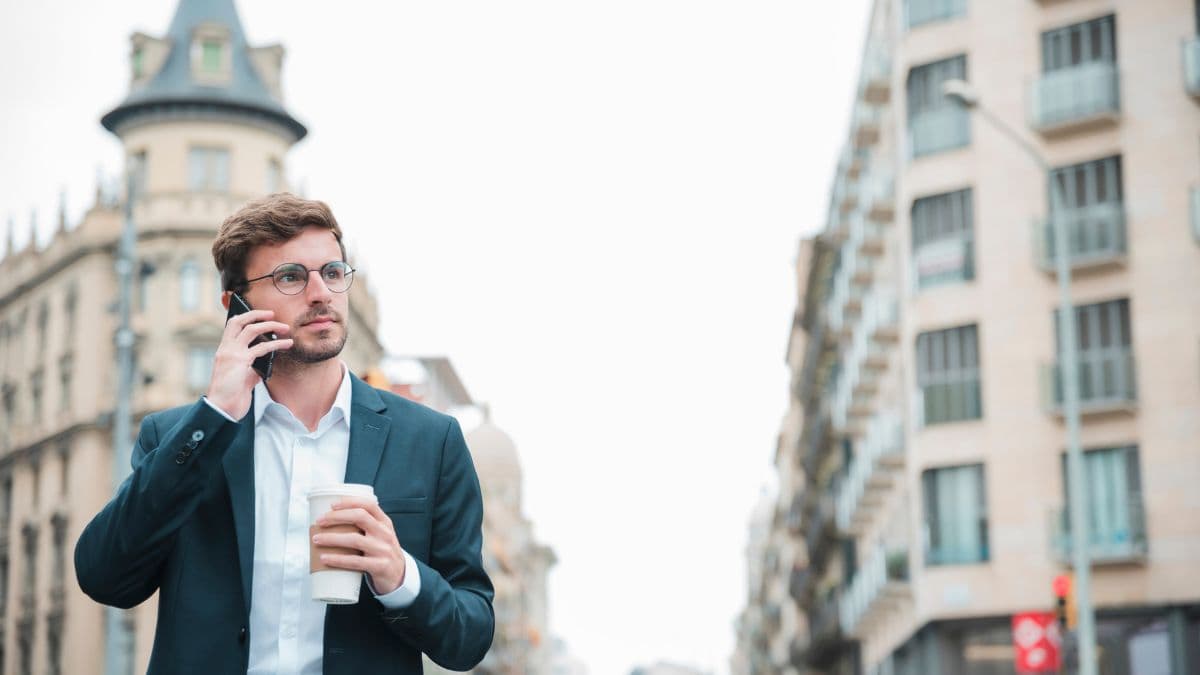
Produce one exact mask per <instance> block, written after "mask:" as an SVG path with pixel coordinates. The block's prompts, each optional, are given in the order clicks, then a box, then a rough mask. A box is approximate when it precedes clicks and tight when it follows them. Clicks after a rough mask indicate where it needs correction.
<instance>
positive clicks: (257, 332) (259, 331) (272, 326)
mask: <svg viewBox="0 0 1200 675" xmlns="http://www.w3.org/2000/svg"><path fill="white" fill-rule="evenodd" d="M291 331H292V327H291V326H289V325H287V324H286V323H281V322H279V321H260V322H258V323H252V324H250V325H249V326H246V327H245V328H243V329H242V332H240V333H238V336H237V341H238V343H239V344H241V345H242V346H246V345H249V344H250V343H251V342H254V340H255V339H257V338H258V337H259V336H261V335H266V334H267V333H275V334H277V335H279V334H283V333H290V332H291Z"/></svg>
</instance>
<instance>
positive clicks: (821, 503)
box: [804, 493, 837, 570]
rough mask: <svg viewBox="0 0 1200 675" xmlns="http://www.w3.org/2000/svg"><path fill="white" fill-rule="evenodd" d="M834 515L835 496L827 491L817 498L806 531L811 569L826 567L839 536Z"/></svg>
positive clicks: (805, 536) (805, 541)
mask: <svg viewBox="0 0 1200 675" xmlns="http://www.w3.org/2000/svg"><path fill="white" fill-rule="evenodd" d="M834 517H835V516H834V504H833V496H832V495H830V494H828V493H826V494H824V495H822V496H821V497H820V498H818V499H817V503H816V506H815V507H814V508H813V509H812V510H811V515H810V518H809V522H808V527H807V529H806V530H805V532H804V544H805V546H806V547H807V549H808V565H809V567H810V568H811V569H814V570H823V569H825V563H826V562H827V561H828V559H829V554H830V553H832V552H833V544H834V543H835V541H836V537H837V524H836V523H835V522H834Z"/></svg>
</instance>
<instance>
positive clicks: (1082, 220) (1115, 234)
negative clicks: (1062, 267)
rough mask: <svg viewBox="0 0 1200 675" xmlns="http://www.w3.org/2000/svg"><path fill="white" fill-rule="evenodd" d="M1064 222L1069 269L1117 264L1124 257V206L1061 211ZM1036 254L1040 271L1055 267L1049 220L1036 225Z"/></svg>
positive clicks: (1121, 204)
mask: <svg viewBox="0 0 1200 675" xmlns="http://www.w3.org/2000/svg"><path fill="white" fill-rule="evenodd" d="M1063 219H1064V220H1065V221H1066V225H1067V250H1068V251H1069V253H1070V256H1069V260H1068V263H1069V264H1070V267H1071V269H1072V270H1086V269H1094V268H1100V267H1107V266H1111V265H1120V264H1123V263H1124V262H1125V259H1126V245H1125V205H1124V203H1123V202H1106V203H1101V204H1093V205H1091V206H1085V207H1081V208H1076V209H1067V210H1066V211H1065V212H1064V214H1063ZM1035 241H1037V242H1038V247H1037V256H1038V264H1039V266H1041V268H1042V269H1043V270H1045V271H1046V272H1048V273H1050V274H1054V273H1055V270H1056V267H1055V266H1056V261H1055V258H1054V256H1055V252H1056V251H1057V250H1058V249H1057V247H1056V246H1055V238H1054V227H1053V225H1052V223H1050V222H1044V223H1040V224H1039V225H1038V232H1037V236H1036V237H1035Z"/></svg>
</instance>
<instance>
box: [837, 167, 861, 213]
mask: <svg viewBox="0 0 1200 675" xmlns="http://www.w3.org/2000/svg"><path fill="white" fill-rule="evenodd" d="M833 203H834V204H836V205H837V208H838V209H839V210H841V212H842V213H850V212H851V211H853V210H854V209H855V208H857V207H858V181H857V180H855V179H853V178H850V177H849V176H846V175H841V176H838V179H837V182H836V183H835V184H834V186H833Z"/></svg>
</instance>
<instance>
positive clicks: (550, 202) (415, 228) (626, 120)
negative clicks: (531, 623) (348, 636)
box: [0, 0, 868, 675]
mask: <svg viewBox="0 0 1200 675" xmlns="http://www.w3.org/2000/svg"><path fill="white" fill-rule="evenodd" d="M174 6H175V0H159V1H156V2H153V1H150V0H129V1H125V2H119V3H97V2H84V1H82V0H77V1H74V2H67V1H65V0H39V1H38V2H20V3H18V2H16V1H15V0H13V1H7V2H3V3H0V63H2V64H4V66H3V68H0V217H5V218H7V216H9V215H11V216H13V217H15V218H16V221H17V243H18V245H21V244H23V242H24V241H25V240H26V239H27V233H28V229H29V213H30V211H31V209H34V208H36V209H37V210H38V213H39V218H40V224H41V227H40V229H41V232H42V235H41V237H42V241H45V240H46V239H47V238H48V237H49V235H50V232H51V231H52V228H53V221H54V216H55V213H56V210H57V202H58V191H59V189H60V188H62V187H65V188H66V189H67V195H68V204H69V214H70V217H71V221H72V222H73V223H74V222H76V221H77V220H78V218H79V216H80V215H81V214H82V213H83V211H84V210H85V209H86V208H87V206H88V205H89V204H90V201H91V195H92V191H93V186H94V183H95V173H96V167H97V165H102V166H104V167H106V168H107V169H108V170H109V171H115V170H116V169H117V168H118V167H119V166H120V164H121V153H120V146H119V144H118V142H117V140H116V139H115V138H114V137H112V136H110V135H109V134H108V133H107V132H105V131H104V130H103V129H102V128H101V127H100V125H99V122H98V120H99V117H100V115H101V114H103V113H104V112H105V111H107V110H109V109H110V108H111V107H112V106H113V105H115V104H116V103H118V102H119V101H120V100H121V98H122V97H123V96H124V95H125V93H126V91H127V86H128V83H127V73H128V62H127V53H128V49H129V43H128V36H129V34H130V33H131V32H132V31H133V30H143V31H146V32H148V33H151V34H161V33H163V32H165V30H166V28H167V25H168V23H169V21H170V17H171V14H172V12H173V10H174ZM238 6H239V9H240V11H241V15H242V21H243V24H244V25H245V27H246V31H247V35H248V37H249V39H250V41H251V43H252V44H261V43H266V42H275V41H278V42H282V43H283V44H284V45H285V46H286V48H287V50H288V55H287V59H286V61H285V66H284V67H285V71H284V90H285V96H286V97H287V104H288V106H289V107H290V109H291V110H292V112H293V114H295V115H296V116H297V117H298V118H299V119H300V120H301V121H303V122H304V123H306V124H307V125H308V127H309V129H310V132H311V133H310V135H309V136H308V138H307V139H305V140H304V141H303V142H302V143H300V144H299V145H298V146H297V147H296V148H295V150H294V151H293V153H292V155H291V156H290V158H289V160H288V172H289V177H290V178H291V179H292V180H293V182H296V181H300V180H302V181H303V182H304V184H305V185H306V186H307V192H308V195H309V196H311V197H315V198H320V199H324V200H326V201H328V202H329V203H330V204H331V205H332V207H333V209H334V212H335V213H336V214H337V216H338V219H339V221H340V222H341V224H342V227H343V229H344V230H346V232H347V235H348V238H349V240H350V242H351V245H352V248H353V249H355V250H357V252H358V256H357V257H358V261H359V262H360V263H361V267H363V268H365V270H366V271H367V273H368V276H369V279H370V283H371V285H372V287H373V288H374V289H375V291H376V293H377V295H378V297H379V300H380V306H381V310H382V317H383V325H382V334H383V337H384V341H385V344H386V346H387V347H388V349H389V350H390V351H392V352H394V353H400V354H445V355H448V356H449V357H450V358H451V359H453V361H454V363H455V365H456V366H457V368H458V370H459V372H460V373H461V375H462V377H463V378H464V380H465V382H466V384H467V386H468V389H469V390H470V391H471V393H472V394H473V395H474V396H475V397H476V398H477V399H480V400H484V401H488V402H490V403H491V405H492V410H493V417H494V419H495V420H496V422H497V423H498V424H500V425H501V426H502V427H503V428H505V429H506V430H507V431H508V432H509V433H510V434H511V435H512V436H513V438H514V440H515V441H516V442H517V445H518V447H519V448H520V451H521V454H522V461H523V465H524V469H525V499H526V502H525V505H526V510H527V512H528V514H529V515H530V517H531V518H532V519H533V521H534V523H535V527H536V532H537V535H538V536H539V538H541V539H542V540H544V541H545V542H547V543H548V544H550V545H551V546H553V547H554V549H555V550H556V552H557V554H558V556H559V564H558V566H557V567H556V568H555V569H554V571H553V573H552V576H551V583H550V593H551V623H552V628H553V631H554V632H555V633H557V634H558V635H561V636H562V637H563V638H565V639H566V640H567V642H568V643H569V645H570V647H571V649H572V651H573V652H575V654H576V655H578V656H579V657H580V658H581V659H582V660H583V661H584V662H586V663H587V664H588V665H589V666H590V668H591V672H592V673H594V674H596V675H607V674H609V673H626V672H628V671H629V669H630V668H631V667H633V666H634V665H637V664H646V663H650V662H653V661H656V660H659V659H668V660H674V661H679V662H683V663H691V664H694V665H697V666H700V667H703V668H706V669H711V670H713V671H714V672H718V673H724V672H726V671H727V670H728V658H729V655H730V653H731V652H732V649H733V643H734V633H733V620H734V617H735V616H736V614H737V612H738V610H739V609H740V608H741V606H742V605H743V603H744V599H745V592H746V591H745V571H744V570H745V561H744V559H743V556H744V552H743V548H744V546H745V540H746V523H747V519H748V517H749V513H750V511H751V508H752V506H753V504H754V502H755V500H756V498H757V495H758V491H759V486H760V485H761V484H762V483H763V481H764V480H765V479H766V477H767V476H768V474H769V462H770V458H771V456H772V453H773V448H774V443H775V436H776V433H777V431H778V426H779V421H780V418H781V416H782V414H783V412H784V410H785V408H786V402H787V398H786V386H787V371H786V369H785V367H784V364H783V355H784V347H785V344H786V341H787V333H788V329H789V326H790V323H791V313H792V309H793V307H794V294H795V281H794V274H793V271H792V264H793V259H794V256H795V249H796V244H797V241H798V239H799V237H800V236H802V235H805V234H810V233H812V232H814V231H816V229H817V228H819V227H820V225H821V224H822V222H823V217H824V213H825V207H826V204H827V199H828V197H827V195H828V186H829V183H830V180H831V178H832V172H833V168H834V166H835V158H836V155H837V152H838V150H839V149H840V146H841V142H842V139H844V138H845V134H846V127H847V119H848V114H849V107H850V103H851V100H852V90H853V86H854V82H855V75H856V73H857V68H858V62H859V54H860V51H861V45H862V36H863V33H864V31H865V27H866V12H867V6H868V2H867V0H846V1H844V2H837V3H810V2H803V1H801V0H790V1H785V0H775V1H757V0H740V1H733V0H726V1H724V2H715V1H707V0H606V1H604V2H589V3H583V2H571V1H567V2H564V1H563V0H542V1H533V0H508V1H506V2H495V1H494V0H488V1H477V2H456V1H442V2H422V3H413V2H392V3H367V2H342V3H333V2H310V1H302V2H298V1H296V0H291V1H290V2H289V1H285V0H240V1H239V2H238Z"/></svg>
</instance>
